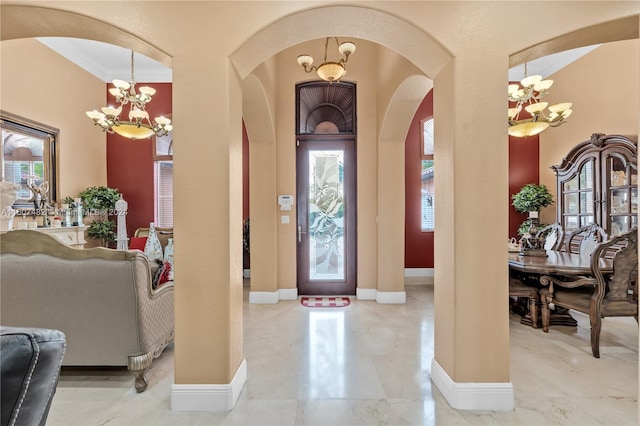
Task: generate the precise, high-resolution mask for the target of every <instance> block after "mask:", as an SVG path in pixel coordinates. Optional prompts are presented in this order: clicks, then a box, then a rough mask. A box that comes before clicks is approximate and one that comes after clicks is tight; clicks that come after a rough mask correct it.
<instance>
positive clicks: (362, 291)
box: [356, 287, 378, 300]
mask: <svg viewBox="0 0 640 426" xmlns="http://www.w3.org/2000/svg"><path fill="white" fill-rule="evenodd" d="M377 292H378V291H377V290H376V289H375V288H360V287H358V288H356V299H358V300H376V293H377Z"/></svg>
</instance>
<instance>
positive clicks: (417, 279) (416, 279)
mask: <svg viewBox="0 0 640 426" xmlns="http://www.w3.org/2000/svg"><path fill="white" fill-rule="evenodd" d="M404 283H405V284H406V285H433V268H405V270H404Z"/></svg>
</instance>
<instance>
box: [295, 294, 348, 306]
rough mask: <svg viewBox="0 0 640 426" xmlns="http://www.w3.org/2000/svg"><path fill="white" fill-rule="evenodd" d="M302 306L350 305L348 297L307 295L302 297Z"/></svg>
mask: <svg viewBox="0 0 640 426" xmlns="http://www.w3.org/2000/svg"><path fill="white" fill-rule="evenodd" d="M300 303H302V306H306V307H308V308H343V307H345V306H349V303H351V302H350V301H349V298H348V297H340V296H337V297H307V296H304V297H302V298H301V299H300Z"/></svg>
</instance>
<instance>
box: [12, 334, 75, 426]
mask: <svg viewBox="0 0 640 426" xmlns="http://www.w3.org/2000/svg"><path fill="white" fill-rule="evenodd" d="M65 347H66V341H65V336H64V334H63V333H62V332H61V331H59V330H49V329H43V328H24V327H4V326H0V400H1V402H2V406H1V407H2V408H1V409H0V425H1V426H9V425H34V426H35V425H40V426H44V425H45V424H46V421H47V416H48V415H49V408H51V401H52V400H53V395H54V394H55V392H56V389H57V387H58V378H59V376H60V367H61V364H62V359H63V357H64V351H65Z"/></svg>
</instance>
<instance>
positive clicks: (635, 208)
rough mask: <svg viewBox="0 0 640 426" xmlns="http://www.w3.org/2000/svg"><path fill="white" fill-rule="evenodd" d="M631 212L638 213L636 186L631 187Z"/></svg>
mask: <svg viewBox="0 0 640 426" xmlns="http://www.w3.org/2000/svg"><path fill="white" fill-rule="evenodd" d="M631 213H634V214H635V213H638V188H631Z"/></svg>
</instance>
